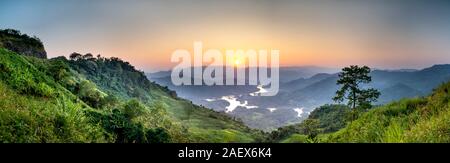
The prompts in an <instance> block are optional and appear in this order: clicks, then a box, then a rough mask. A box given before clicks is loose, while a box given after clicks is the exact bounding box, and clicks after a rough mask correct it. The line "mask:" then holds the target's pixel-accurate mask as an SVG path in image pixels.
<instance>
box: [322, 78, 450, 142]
mask: <svg viewBox="0 0 450 163" xmlns="http://www.w3.org/2000/svg"><path fill="white" fill-rule="evenodd" d="M449 88H450V82H449V83H446V84H443V85H442V86H441V87H439V88H438V89H437V90H435V91H434V92H433V94H432V95H431V96H430V97H426V98H415V99H404V100H401V101H399V102H394V103H391V104H388V105H385V106H381V107H379V108H375V109H373V110H371V111H369V112H367V113H364V114H363V115H362V116H361V117H360V118H358V119H357V120H355V121H353V122H352V123H350V124H349V125H348V126H347V127H346V128H344V129H342V130H340V131H338V132H336V133H334V134H332V135H330V137H329V138H328V140H327V141H328V142H447V143H448V142H450V136H449V135H450V118H448V117H449V115H450V107H449V104H450V103H449V99H450V95H449V93H448V90H449Z"/></svg>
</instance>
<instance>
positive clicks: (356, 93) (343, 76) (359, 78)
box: [333, 66, 380, 110]
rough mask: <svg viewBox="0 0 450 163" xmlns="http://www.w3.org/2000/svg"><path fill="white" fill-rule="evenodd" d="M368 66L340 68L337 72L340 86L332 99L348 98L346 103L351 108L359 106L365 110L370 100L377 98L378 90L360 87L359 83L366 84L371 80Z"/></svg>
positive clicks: (342, 99)
mask: <svg viewBox="0 0 450 163" xmlns="http://www.w3.org/2000/svg"><path fill="white" fill-rule="evenodd" d="M369 73H370V68H369V67H367V66H363V67H359V66H350V67H345V68H343V69H342V72H341V73H339V79H338V80H337V84H338V85H342V86H341V88H340V89H339V90H338V91H336V96H335V97H334V98H333V100H334V101H337V102H343V101H344V100H348V105H349V106H350V107H351V108H352V109H355V108H357V107H358V108H360V109H361V110H365V109H368V108H371V107H372V106H371V102H374V101H376V100H377V98H378V97H379V96H380V92H379V91H378V90H376V89H372V88H370V89H361V88H360V84H367V83H369V82H371V81H372V78H371V77H370V76H369Z"/></svg>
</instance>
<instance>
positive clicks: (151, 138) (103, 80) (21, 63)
mask: <svg viewBox="0 0 450 163" xmlns="http://www.w3.org/2000/svg"><path fill="white" fill-rule="evenodd" d="M0 53H1V55H0V70H2V71H1V72H2V73H0V82H3V83H4V84H5V86H7V87H8V89H11V90H13V91H12V92H14V93H17V96H19V97H23V98H25V99H28V98H34V99H37V101H40V102H44V101H49V103H52V104H53V103H55V104H56V103H57V104H58V106H60V105H61V106H60V108H64V107H66V106H69V105H72V104H73V105H74V107H73V108H74V109H75V110H76V111H77V112H73V110H71V111H72V112H71V113H70V114H69V113H66V111H68V110H65V109H64V110H63V111H61V115H54V116H53V118H52V119H50V117H52V116H48V115H47V114H42V112H47V111H48V112H54V110H51V109H47V108H50V107H51V106H50V105H48V104H45V105H43V104H39V106H42V108H40V109H39V110H36V111H34V112H35V113H36V114H37V115H40V116H42V117H41V119H42V120H40V121H39V124H42V125H45V126H44V127H43V128H42V129H41V128H39V125H32V126H28V127H26V128H27V130H24V132H17V133H15V130H14V129H4V130H2V131H3V134H4V135H9V136H5V137H2V138H1V140H2V141H4V142H38V141H40V142H120V143H164V142H252V141H255V140H262V133H260V132H258V131H256V130H251V129H249V128H248V127H246V126H245V125H243V124H242V122H238V121H235V120H234V119H233V118H230V117H228V116H227V115H226V114H225V113H219V112H215V111H213V110H210V109H207V108H204V107H200V106H196V105H193V104H192V103H191V102H189V101H186V100H183V99H179V98H178V97H177V96H176V93H175V92H173V91H170V90H168V89H167V87H161V86H159V85H157V84H154V83H152V82H150V81H148V80H147V78H146V77H145V75H144V74H143V72H140V71H137V70H135V69H134V67H133V66H131V65H129V63H128V62H124V61H122V60H120V59H118V58H102V57H101V56H97V58H94V57H93V56H90V55H87V56H86V55H84V56H80V59H71V60H67V59H65V58H64V57H57V58H53V59H49V60H44V59H38V58H34V57H26V56H20V55H17V54H15V53H12V52H9V51H7V50H4V49H1V48H0ZM6 96H11V95H10V94H7V95H6ZM63 97H65V98H64V99H61V98H63ZM38 98H39V99H38ZM43 99H44V100H43ZM6 101H7V102H12V101H14V100H12V99H9V98H8V99H7V100H6ZM23 101H26V100H23ZM28 103H30V102H29V101H26V102H25V103H22V104H23V105H24V107H31V106H28ZM5 106H8V107H11V108H13V109H15V108H17V106H10V105H5ZM63 106H64V107H63ZM0 110H5V109H4V108H1V109H0ZM14 114H15V113H14ZM2 115H3V116H5V117H8V118H4V119H9V120H10V121H8V123H7V124H5V125H3V126H6V127H11V123H12V122H15V121H21V118H18V117H14V116H11V115H10V114H2ZM25 115H26V114H25ZM66 115H74V116H75V115H77V116H78V117H80V118H81V119H82V122H80V121H81V120H76V119H75V120H76V121H78V122H75V120H74V119H73V118H70V117H72V116H70V117H67V116H66ZM34 121H38V120H35V119H31V120H27V121H26V122H24V123H25V124H27V123H33V124H34V123H35V122H34ZM10 122H11V123H10ZM47 123H49V124H51V125H52V127H49V126H48V125H46V124H47ZM75 123H76V124H78V125H81V126H78V128H77V129H75V128H74V127H73V126H77V125H74V124H75ZM36 124H37V122H36ZM67 126H70V127H67ZM44 128H45V131H51V132H46V134H45V135H43V136H38V138H36V139H35V138H34V137H33V133H36V132H32V130H39V131H40V130H43V129H44ZM25 131H26V132H25ZM52 135H53V137H52ZM74 137H75V138H74ZM19 139H20V140H19Z"/></svg>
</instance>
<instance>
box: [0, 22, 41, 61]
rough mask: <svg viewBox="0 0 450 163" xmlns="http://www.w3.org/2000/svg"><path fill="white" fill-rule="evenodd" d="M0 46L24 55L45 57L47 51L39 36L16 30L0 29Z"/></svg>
mask: <svg viewBox="0 0 450 163" xmlns="http://www.w3.org/2000/svg"><path fill="white" fill-rule="evenodd" d="M0 48H5V49H8V50H11V51H13V52H16V53H19V54H22V55H26V56H33V57H38V58H47V52H46V51H45V49H44V45H43V44H42V42H41V40H39V38H36V37H29V36H28V35H26V34H21V33H20V32H19V31H17V30H12V29H6V30H0Z"/></svg>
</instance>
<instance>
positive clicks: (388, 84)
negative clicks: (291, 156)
mask: <svg viewBox="0 0 450 163" xmlns="http://www.w3.org/2000/svg"><path fill="white" fill-rule="evenodd" d="M321 70H323V71H325V72H322V71H321ZM330 71H331V70H330V69H321V68H316V67H313V68H311V67H297V68H291V67H287V68H286V67H283V68H280V92H279V93H278V95H276V96H272V97H257V96H250V95H249V94H250V93H252V92H256V91H258V89H257V88H256V86H248V85H247V86H173V85H172V83H171V81H170V77H163V78H156V79H155V78H150V80H152V81H155V82H156V83H159V84H161V85H165V86H168V87H169V88H170V89H173V90H176V91H177V92H178V94H179V95H180V96H181V97H183V98H187V99H189V100H192V101H193V102H194V103H196V104H200V105H204V106H207V107H209V108H213V109H214V110H218V111H223V110H225V109H224V108H225V107H227V106H229V105H230V104H229V103H228V102H227V101H224V100H221V98H222V97H223V96H230V95H232V96H235V97H236V99H237V101H239V102H241V103H244V102H245V101H247V103H248V105H251V106H258V108H257V109H246V108H241V107H238V108H236V109H235V110H234V111H232V112H230V113H229V114H231V115H232V116H234V117H238V118H240V119H242V120H243V122H244V123H246V124H247V125H249V126H250V127H254V128H260V129H264V130H270V129H274V127H280V126H284V125H287V124H291V123H295V122H300V121H301V120H303V119H304V118H305V117H306V116H301V117H298V116H296V114H297V112H296V111H295V110H294V109H300V108H301V109H302V111H303V112H304V114H306V115H307V114H308V113H309V112H311V111H312V110H313V109H315V108H317V107H319V106H322V105H324V104H333V103H334V102H333V101H332V100H331V99H332V98H333V96H334V95H335V92H336V91H337V90H338V89H339V86H338V85H336V81H337V80H338V74H337V73H328V72H330ZM314 73H315V74H314ZM166 74H167V72H166ZM370 75H371V76H372V82H371V83H370V84H369V85H363V87H373V88H376V89H378V90H380V92H381V96H380V98H379V100H378V102H377V103H376V104H384V103H388V102H390V101H393V100H398V99H401V98H408V97H416V96H424V95H428V94H429V93H430V92H431V91H432V90H433V88H435V87H437V86H438V85H440V84H441V83H443V82H446V81H450V65H435V66H432V67H429V68H425V69H422V70H374V71H373V72H371V74H370ZM150 76H151V74H150ZM293 76H295V79H294V77H293ZM283 81H286V82H283ZM207 99H209V100H207ZM211 99H214V100H211ZM274 108H275V110H274V111H269V110H273V109H274ZM263 120H264V122H263Z"/></svg>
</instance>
